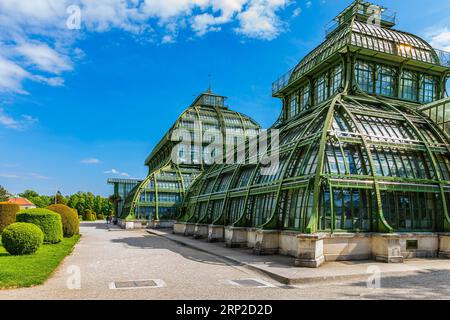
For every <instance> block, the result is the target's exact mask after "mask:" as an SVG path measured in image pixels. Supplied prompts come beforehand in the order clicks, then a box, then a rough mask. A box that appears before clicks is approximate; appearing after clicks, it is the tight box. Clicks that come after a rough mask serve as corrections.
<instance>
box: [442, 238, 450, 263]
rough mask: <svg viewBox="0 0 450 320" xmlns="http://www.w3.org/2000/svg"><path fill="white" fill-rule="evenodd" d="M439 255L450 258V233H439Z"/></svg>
mask: <svg viewBox="0 0 450 320" xmlns="http://www.w3.org/2000/svg"><path fill="white" fill-rule="evenodd" d="M439 257H440V258H445V259H450V233H441V234H440V235H439Z"/></svg>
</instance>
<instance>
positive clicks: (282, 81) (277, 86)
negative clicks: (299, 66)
mask: <svg viewBox="0 0 450 320" xmlns="http://www.w3.org/2000/svg"><path fill="white" fill-rule="evenodd" d="M294 70H295V67H294V68H292V69H291V70H289V71H288V72H286V73H285V74H283V75H282V76H281V77H279V78H278V79H277V80H276V81H275V82H273V83H272V94H275V93H277V92H279V91H281V90H283V89H284V88H286V87H287V86H288V84H289V80H290V79H291V76H292V73H293V72H294Z"/></svg>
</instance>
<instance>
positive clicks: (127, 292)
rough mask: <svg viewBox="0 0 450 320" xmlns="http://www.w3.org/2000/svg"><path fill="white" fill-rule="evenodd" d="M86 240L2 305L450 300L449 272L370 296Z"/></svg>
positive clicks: (94, 235)
mask: <svg viewBox="0 0 450 320" xmlns="http://www.w3.org/2000/svg"><path fill="white" fill-rule="evenodd" d="M81 232H82V234H83V237H82V238H81V240H80V242H79V243H78V245H77V246H76V248H75V250H74V252H73V253H72V255H70V256H69V257H67V258H66V259H65V260H64V262H63V263H62V265H61V266H60V267H59V268H58V270H57V271H56V272H55V274H54V275H53V276H52V277H51V279H50V280H48V281H47V283H45V284H44V285H42V286H37V287H33V288H25V289H15V290H3V291H0V299H121V300H123V299H257V300H262V299H312V298H319V299H336V298H340V299H349V298H350V299H355V298H357V299H367V298H369V299H371V298H388V299H389V298H392V299H396V298H405V299H413V298H445V299H450V271H449V270H448V269H450V267H449V268H437V269H434V270H432V269H431V270H422V271H410V272H404V273H402V274H401V275H398V276H392V277H383V278H382V281H381V285H382V288H381V289H370V288H367V285H366V281H365V280H339V281H326V282H320V283H308V284H302V285H289V286H286V285H284V284H282V283H279V282H277V281H274V280H273V279H271V278H269V277H266V276H265V275H263V274H261V273H260V272H255V271H253V270H249V269H248V268H246V267H244V266H242V265H240V264H239V263H234V262H232V261H230V260H229V259H222V258H220V257H218V256H215V255H212V254H209V253H206V252H202V251H199V250H197V249H193V248H190V247H188V246H185V245H181V244H179V243H175V242H173V241H171V240H169V239H166V238H164V237H161V236H157V235H151V234H148V233H147V232H146V231H124V230H120V229H115V228H114V229H111V230H109V229H108V228H107V226H106V225H105V223H83V224H82V227H81ZM449 264H450V263H449ZM78 269H79V270H80V272H81V288H80V289H70V288H69V287H68V285H67V284H68V282H69V284H72V283H73V282H71V281H70V280H71V279H72V280H73V272H74V271H76V270H78ZM297 271H298V272H300V271H299V270H298V269H297ZM150 279H153V280H157V281H156V282H157V283H159V284H162V286H161V287H158V288H140V289H111V283H112V282H118V283H119V284H120V283H121V282H127V281H136V280H150ZM246 279H256V280H258V281H260V282H261V284H265V287H261V288H256V287H254V286H252V284H251V283H250V286H246V285H249V283H248V281H247V282H246V283H244V285H242V284H241V285H237V284H236V282H233V280H234V281H236V280H246ZM158 280H162V281H158ZM245 284H246V285H245Z"/></svg>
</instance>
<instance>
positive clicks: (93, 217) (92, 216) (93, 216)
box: [83, 209, 97, 221]
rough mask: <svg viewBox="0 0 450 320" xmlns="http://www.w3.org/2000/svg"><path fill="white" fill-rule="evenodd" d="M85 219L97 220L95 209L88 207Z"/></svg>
mask: <svg viewBox="0 0 450 320" xmlns="http://www.w3.org/2000/svg"><path fill="white" fill-rule="evenodd" d="M83 220H84V221H95V220H97V215H96V214H95V212H94V211H92V210H90V209H88V210H86V211H84V215H83Z"/></svg>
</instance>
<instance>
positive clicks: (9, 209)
mask: <svg viewBox="0 0 450 320" xmlns="http://www.w3.org/2000/svg"><path fill="white" fill-rule="evenodd" d="M19 211H20V207H19V206H18V205H17V204H15V203H9V202H0V233H2V232H3V229H5V228H6V227H7V226H9V225H10V224H12V223H14V222H16V213H17V212H19Z"/></svg>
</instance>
